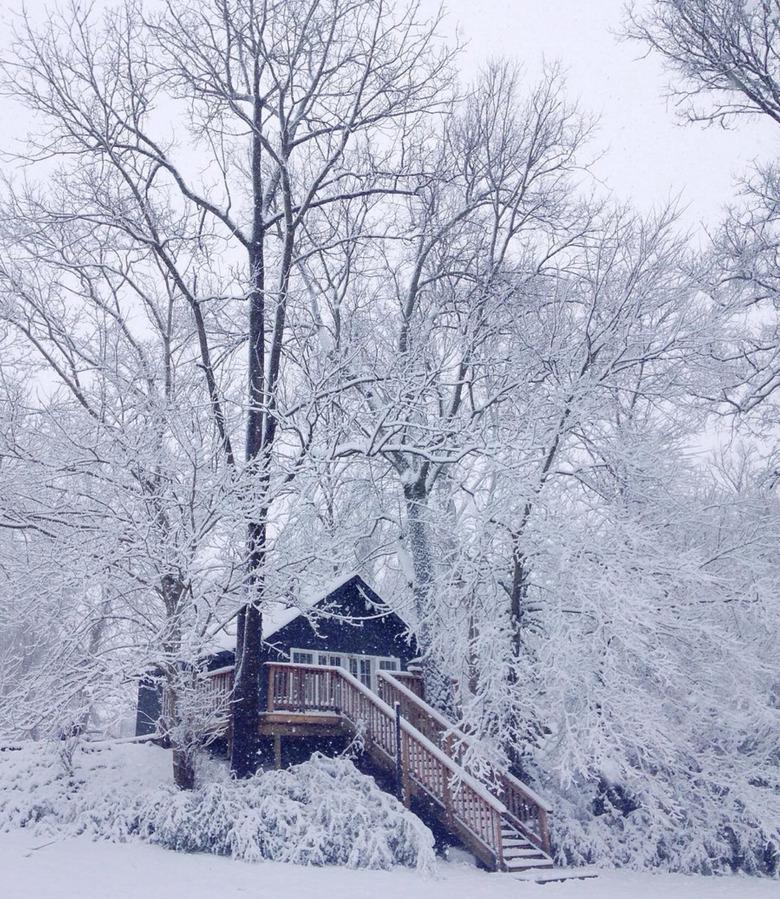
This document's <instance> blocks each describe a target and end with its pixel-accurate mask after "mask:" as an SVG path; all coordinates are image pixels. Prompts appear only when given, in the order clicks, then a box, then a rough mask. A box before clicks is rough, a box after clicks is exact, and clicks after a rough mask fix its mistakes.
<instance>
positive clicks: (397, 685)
mask: <svg viewBox="0 0 780 899" xmlns="http://www.w3.org/2000/svg"><path fill="white" fill-rule="evenodd" d="M379 678H380V682H381V681H384V682H385V683H387V684H388V685H389V686H390V687H391V688H392V689H393V690H395V691H396V692H397V693H399V694H400V695H401V696H402V697H403V698H404V699H405V700H407V702H409V703H411V704H412V705H413V706H414V707H415V708H416V710H417V711H418V712H419V713H421V714H423V715H425V716H426V717H427V718H429V719H432V720H433V721H434V722H436V723H437V724H438V725H439V726H440V727H441V734H440V735H439V737H440V738H441V739H442V743H443V745H444V746H445V747H447V748H449V747H448V741H447V739H446V738H447V737H449V736H452V737H454V738H455V739H456V740H457V741H458V742H459V743H461V744H465V745H466V746H470V747H475V746H476V745H477V741H476V740H475V738H474V737H472V736H471V735H469V734H467V733H465V732H464V731H462V730H460V729H459V728H458V727H457V726H456V725H454V724H453V723H452V722H451V721H449V720H448V719H447V718H446V717H445V716H444V715H442V714H441V712H439V711H438V710H437V709H434V708H433V707H432V706H430V705H429V704H428V703H427V702H425V700H424V699H421V698H420V697H419V696H418V695H417V694H416V693H415V692H414V691H412V690H410V689H409V688H408V687H406V686H405V685H404V684H402V683H401V682H400V681H399V680H398V679H397V678H395V677H393V672H391V671H380V672H379ZM496 774H497V775H498V777H499V778H500V781H501V785H502V787H503V788H504V790H505V792H506V793H507V794H508V795H507V799H508V800H509V799H511V794H513V793H515V794H517V793H519V794H520V797H521V799H523V800H526V801H527V802H528V803H530V805H532V806H536V809H537V810H536V819H537V821H538V829H539V832H538V833H535V832H534V831H533V830H531V829H530V828H529V827H528V826H527V825H526V823H525V821H524V820H523V818H522V817H521V815H520V814H519V811H520V809H519V807H518V806H519V804H520V803H519V801H518V803H517V804H516V803H514V802H511V801H510V802H509V804H510V806H511V808H510V809H509V811H508V817H509V818H510V820H511V821H512V823H513V824H514V825H515V826H517V827H519V828H520V829H521V830H522V832H523V833H524V834H525V836H527V837H528V838H529V839H530V840H531V841H532V842H533V843H535V844H536V845H538V847H539V848H540V849H542V850H543V851H544V852H549V851H550V835H549V824H548V821H547V816H548V814H549V813H550V812H552V808H553V807H552V804H551V803H550V802H549V801H548V800H547V799H545V798H544V797H543V796H540V795H539V793H537V792H536V790H534V789H533V787H530V786H529V785H528V784H526V783H524V782H523V781H522V780H520V779H519V778H518V777H515V775H514V774H512V773H511V772H510V771H507V770H506V769H504V768H499V769H497V770H496Z"/></svg>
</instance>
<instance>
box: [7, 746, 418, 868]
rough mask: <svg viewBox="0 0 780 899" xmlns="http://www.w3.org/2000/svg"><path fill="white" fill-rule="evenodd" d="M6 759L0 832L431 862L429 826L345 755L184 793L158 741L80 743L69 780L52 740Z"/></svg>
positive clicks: (237, 854) (352, 861)
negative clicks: (96, 748)
mask: <svg viewBox="0 0 780 899" xmlns="http://www.w3.org/2000/svg"><path fill="white" fill-rule="evenodd" d="M3 756H8V757H9V759H8V761H9V764H7V765H3V767H2V771H0V830H9V829H13V828H18V827H35V828H36V830H38V831H41V832H45V833H49V834H50V833H53V832H63V833H79V834H80V833H87V834H90V835H92V836H93V837H95V838H97V839H110V840H115V841H124V840H127V839H131V838H135V837H137V838H140V839H142V840H145V841H147V842H151V843H155V844H157V845H160V846H164V847H166V848H169V849H174V850H178V851H183V852H211V853H214V854H218V855H229V856H232V857H233V858H238V859H242V860H244V861H261V860H269V861H282V862H292V863H296V864H302V865H344V866H347V867H350V868H391V867H394V866H396V865H405V866H408V867H415V868H418V869H428V868H430V867H431V866H432V865H433V862H434V853H433V836H432V834H431V832H430V831H429V830H428V828H427V827H425V825H423V824H422V822H421V821H420V820H419V819H418V818H417V817H415V816H414V815H412V814H411V813H410V812H408V811H407V810H406V809H405V808H404V807H403V806H402V805H401V804H400V803H399V802H398V801H397V800H395V799H394V798H393V797H392V796H390V795H388V794H387V793H384V792H383V791H382V790H380V789H379V787H377V785H376V784H375V783H374V781H373V780H372V779H371V778H370V777H366V776H365V775H363V774H361V773H360V772H359V771H358V770H357V769H356V768H355V766H354V765H353V764H352V763H351V762H350V761H348V760H346V759H331V758H326V757H324V756H320V755H315V756H314V757H312V759H311V760H310V761H308V762H305V763H303V764H301V765H297V766H295V767H294V768H290V769H288V770H286V771H270V772H266V773H262V774H259V775H257V776H255V777H253V778H250V779H249V780H246V781H234V780H231V779H230V778H229V777H228V776H227V775H226V774H223V775H222V776H219V777H218V779H216V781H212V782H208V783H205V784H204V785H202V786H200V787H198V788H197V789H195V790H192V791H189V792H181V791H179V790H177V789H176V788H175V787H174V786H173V785H172V784H170V783H169V782H168V777H167V770H168V764H169V762H168V754H167V753H166V752H165V751H163V750H161V749H158V748H157V747H140V746H123V747H114V748H112V749H110V750H108V749H107V750H103V751H102V752H91V753H90V752H88V751H85V750H80V751H79V752H78V753H77V754H76V757H75V760H74V774H73V776H72V777H71V776H69V775H68V774H67V772H66V771H65V770H64V769H63V767H62V763H61V761H60V758H59V755H58V753H57V752H56V748H55V747H53V746H51V745H47V744H43V745H41V744H37V745H35V744H26V745H25V746H24V748H23V749H22V750H21V751H18V752H9V753H3ZM3 761H5V758H4V759H3ZM215 770H216V769H215V766H213V765H212V766H210V768H209V771H210V774H211V775H212V776H213V775H214V772H215Z"/></svg>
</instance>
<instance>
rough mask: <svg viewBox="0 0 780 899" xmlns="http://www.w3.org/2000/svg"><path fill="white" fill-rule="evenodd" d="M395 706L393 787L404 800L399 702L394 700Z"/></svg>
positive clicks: (402, 800)
mask: <svg viewBox="0 0 780 899" xmlns="http://www.w3.org/2000/svg"><path fill="white" fill-rule="evenodd" d="M393 707H394V708H395V788H396V792H397V794H398V798H399V799H400V800H401V802H404V804H406V803H405V801H404V769H403V760H402V759H401V704H400V703H399V702H394V703H393Z"/></svg>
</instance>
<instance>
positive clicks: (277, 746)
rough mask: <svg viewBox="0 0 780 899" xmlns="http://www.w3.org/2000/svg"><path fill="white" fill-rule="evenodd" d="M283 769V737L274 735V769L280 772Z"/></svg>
mask: <svg viewBox="0 0 780 899" xmlns="http://www.w3.org/2000/svg"><path fill="white" fill-rule="evenodd" d="M281 767H282V735H281V734H274V768H276V770H277V771H278V770H279V769H280V768H281Z"/></svg>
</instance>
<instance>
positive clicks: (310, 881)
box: [0, 743, 780, 899]
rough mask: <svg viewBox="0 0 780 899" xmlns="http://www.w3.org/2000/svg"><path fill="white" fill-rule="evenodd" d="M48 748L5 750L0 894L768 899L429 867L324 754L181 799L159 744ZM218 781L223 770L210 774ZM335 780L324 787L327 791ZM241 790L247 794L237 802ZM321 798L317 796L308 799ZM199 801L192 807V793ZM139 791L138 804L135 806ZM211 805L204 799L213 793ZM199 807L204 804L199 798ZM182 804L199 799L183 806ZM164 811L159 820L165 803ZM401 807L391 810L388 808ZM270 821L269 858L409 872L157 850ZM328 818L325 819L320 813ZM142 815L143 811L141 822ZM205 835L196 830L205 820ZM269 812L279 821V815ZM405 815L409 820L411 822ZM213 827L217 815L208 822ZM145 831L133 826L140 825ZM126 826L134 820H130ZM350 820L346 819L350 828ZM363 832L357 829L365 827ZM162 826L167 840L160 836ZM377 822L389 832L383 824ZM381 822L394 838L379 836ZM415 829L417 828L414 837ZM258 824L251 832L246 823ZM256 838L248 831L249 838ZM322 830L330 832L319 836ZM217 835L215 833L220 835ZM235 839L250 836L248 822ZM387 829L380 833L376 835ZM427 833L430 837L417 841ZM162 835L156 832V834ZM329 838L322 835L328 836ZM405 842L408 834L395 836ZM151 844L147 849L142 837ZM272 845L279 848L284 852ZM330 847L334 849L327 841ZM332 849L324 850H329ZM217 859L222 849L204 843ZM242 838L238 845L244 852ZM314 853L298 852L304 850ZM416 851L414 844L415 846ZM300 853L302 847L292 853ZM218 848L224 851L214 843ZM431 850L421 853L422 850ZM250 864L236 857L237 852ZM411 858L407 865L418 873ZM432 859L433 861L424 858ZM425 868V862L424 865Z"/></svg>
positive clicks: (665, 881) (695, 882) (703, 886)
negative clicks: (402, 848)
mask: <svg viewBox="0 0 780 899" xmlns="http://www.w3.org/2000/svg"><path fill="white" fill-rule="evenodd" d="M58 759H59V756H58V754H57V752H56V750H55V749H54V748H53V747H52V746H51V745H49V746H46V745H45V744H32V743H30V744H25V745H23V746H22V747H21V748H20V749H18V750H14V751H6V752H0V831H5V832H0V899H27V897H29V899H130V897H132V899H135V897H138V899H156V897H159V899H199V897H204V899H206V897H208V899H212V897H214V896H220V897H225V899H231V897H234V896H235V897H240V896H247V897H263V899H265V897H268V899H297V897H301V899H315V897H322V899H329V897H331V896H333V897H338V899H439V897H442V899H445V897H446V899H461V897H463V899H467V897H468V899H510V897H512V899H517V897H520V899H523V897H529V899H534V897H541V899H557V897H564V899H651V897H652V899H655V897H660V899H770V897H772V899H777V897H778V896H780V885H778V882H777V881H774V882H773V881H768V880H760V879H756V878H748V877H731V878H707V877H683V876H678V875H664V874H658V875H653V874H648V873H636V872H630V871H602V872H601V873H600V875H599V877H598V879H597V880H588V881H570V882H567V883H554V884H546V885H539V884H535V883H524V882H520V881H519V880H517V879H515V878H513V877H512V875H509V874H489V873H486V872H483V871H480V870H478V869H477V868H475V867H474V865H473V863H471V864H469V863H467V862H466V861H465V859H468V858H469V856H467V855H466V853H462V859H461V860H460V861H459V862H456V861H450V862H445V861H441V862H434V861H433V857H432V855H431V854H430V849H427V850H426V846H425V843H426V839H430V834H429V833H428V832H427V830H426V829H425V828H423V827H422V825H421V824H420V822H419V821H417V819H416V818H414V822H416V824H414V826H412V827H411V828H410V823H409V821H408V820H407V819H408V818H409V817H410V816H409V815H408V813H407V812H406V811H405V810H404V809H403V808H402V807H400V806H398V805H397V803H395V801H394V800H392V799H391V798H390V797H389V796H387V794H385V793H381V792H380V791H379V790H378V789H377V788H376V785H374V784H373V782H372V781H370V780H369V779H368V778H364V777H363V776H362V775H359V774H358V773H357V772H354V769H352V771H353V772H354V773H350V770H349V769H350V768H351V766H349V765H348V764H347V763H341V762H333V761H330V760H324V761H323V762H321V763H317V762H316V761H314V762H311V763H307V765H305V766H300V767H299V768H297V769H294V770H292V771H290V772H275V773H272V774H270V775H268V780H267V782H265V783H266V785H265V786H263V784H261V783H258V784H255V785H254V788H253V789H250V786H249V785H248V783H247V784H245V785H244V787H243V788H241V789H240V790H239V789H238V788H237V787H236V785H235V784H234V785H233V786H232V787H231V785H230V784H229V783H223V784H222V785H221V786H220V784H219V782H217V783H215V784H212V786H211V788H210V792H206V793H205V794H204V795H203V796H200V794H197V795H196V794H189V795H182V794H179V793H177V792H176V791H172V788H171V786H170V770H171V762H170V755H169V753H168V752H166V751H165V750H162V749H160V748H158V747H155V746H137V745H116V744H113V745H105V746H104V747H103V748H98V747H92V748H90V749H88V751H86V752H82V751H80V750H79V751H77V752H76V755H75V756H74V759H73V771H72V775H70V776H67V777H66V776H63V771H62V767H61V762H60V761H59V760H58ZM208 773H209V774H210V775H211V776H212V777H215V778H217V781H219V771H218V770H216V769H214V768H211V769H210V770H209V772H208ZM331 781H332V783H331ZM243 793H246V796H244V795H243ZM313 794H316V795H313ZM198 796H200V799H198ZM144 797H146V799H145V798H144ZM209 797H210V798H209ZM205 799H208V800H209V802H207V803H206V802H204V800H205ZM185 800H187V801H190V800H191V801H193V802H195V806H193V808H190V807H189V806H188V805H186V803H185V804H184V805H182V802H184V801H185ZM166 806H169V807H170V808H169V809H168V811H166V813H165V814H163V815H160V813H159V809H160V807H163V808H164V807H166ZM395 806H397V808H396V807H395ZM255 812H256V813H257V815H256V817H257V819H258V820H262V821H264V822H266V823H267V822H268V821H271V822H272V823H273V828H272V829H273V831H274V840H275V842H274V841H272V842H270V843H269V842H268V840H267V839H265V838H264V837H263V834H262V833H259V837H258V839H259V842H258V846H259V847H260V848H263V847H265V849H264V850H263V851H264V852H266V853H270V854H266V855H265V856H262V855H257V853H255V856H254V857H255V858H256V859H257V858H260V857H265V858H274V859H280V858H282V859H288V860H289V859H293V860H300V859H301V858H304V859H308V860H309V861H310V862H311V861H312V860H313V859H316V857H317V856H316V854H314V855H312V852H311V849H312V847H316V846H321V847H324V848H325V849H326V850H327V851H328V852H331V853H332V852H333V851H334V845H337V844H338V843H339V841H340V842H341V843H344V844H345V845H346V846H347V847H348V849H349V850H350V851H349V852H346V853H339V854H337V855H338V857H339V858H341V857H342V856H343V857H344V858H345V859H347V858H348V859H351V863H352V864H353V865H354V859H352V856H353V855H354V853H355V852H358V853H359V854H360V858H361V860H362V861H361V864H367V865H369V866H370V867H382V868H387V867H390V866H391V865H392V864H393V857H395V858H396V859H397V858H399V857H402V858H404V859H405V861H406V864H408V865H409V866H410V867H406V868H402V867H394V868H391V870H365V869H363V868H361V869H359V870H350V869H348V868H346V867H335V866H327V865H326V866H317V867H313V866H311V865H310V866H308V867H304V866H302V865H298V864H290V863H287V864H283V863H280V862H279V861H260V860H256V861H254V862H247V861H237V860H235V859H231V858H228V857H225V856H220V855H214V854H206V853H201V852H183V851H172V850H171V849H166V848H162V847H161V846H159V845H150V841H151V842H155V841H157V842H163V843H164V844H165V845H179V846H182V845H184V846H185V847H186V846H190V847H192V846H193V845H195V846H196V847H197V846H198V845H199V844H198V843H197V842H193V840H192V839H189V840H185V841H184V842H183V843H182V842H180V841H177V840H176V839H174V838H175V837H176V834H177V833H180V832H181V833H184V832H185V831H192V832H200V831H203V832H204V833H206V832H208V833H211V830H214V829H215V823H218V819H219V818H220V817H222V818H224V816H225V815H226V814H229V817H230V820H229V827H230V829H231V830H232V829H233V828H235V829H236V831H237V832H242V828H241V826H240V823H239V822H240V820H242V819H247V818H249V819H250V823H251V819H252V816H253V815H254V813H255ZM323 815H324V817H323ZM150 816H151V817H150ZM204 816H206V817H207V818H208V821H207V822H206V823H208V824H209V828H210V829H209V828H206V830H204V826H205V825H204V822H203V820H201V819H203V817H204ZM274 816H275V817H274ZM411 817H413V816H411ZM215 819H216V821H215ZM348 819H355V820H357V821H358V822H359V823H360V822H363V823H362V824H361V826H360V828H358V830H359V831H360V833H364V831H365V829H366V828H368V830H370V832H371V833H373V834H374V839H373V841H368V842H366V840H365V839H363V842H362V843H361V842H360V839H358V837H356V836H355V832H356V831H355V829H354V828H350V827H349V826H347V825H348ZM139 820H142V821H147V823H148V822H149V821H151V822H152V824H153V825H154V826H153V827H150V828H146V830H145V829H144V828H143V827H139V826H138V821H139ZM133 822H135V823H133ZM345 822H346V823H345ZM363 825H365V826H363ZM166 828H167V830H170V831H171V832H170V833H169V834H168V836H165V834H164V833H163V830H165V829H166ZM383 828H384V830H383ZM388 828H390V830H391V831H392V832H390V831H388ZM415 828H422V830H420V831H419V833H418V832H417V830H416V829H415ZM255 829H256V828H255ZM250 831H251V833H250ZM326 831H327V833H326ZM216 832H217V833H219V832H220V828H219V827H216ZM243 832H245V833H249V835H250V836H252V834H254V832H255V831H254V830H253V829H252V828H249V830H247V825H246V821H245V822H244V827H243ZM383 834H384V835H383ZM426 834H427V837H426ZM163 837H165V838H164V839H163ZM325 837H327V839H325ZM402 837H403V838H402ZM144 840H146V842H144ZM280 840H281V841H282V844H283V845H282V844H280ZM334 841H335V843H334ZM386 843H387V844H391V843H392V844H399V845H403V844H404V843H405V844H407V845H408V846H410V847H412V849H413V851H411V852H408V851H407V852H405V853H404V852H400V853H399V849H398V845H396V848H395V850H394V856H391V855H390V854H388V853H387V852H384V851H382V847H383V845H384V844H386ZM331 844H333V845H331ZM206 845H208V846H209V848H211V849H212V850H213V851H219V850H218V849H217V848H216V847H214V846H212V843H211V842H208V841H207V842H206ZM247 846H249V847H250V848H251V847H252V843H251V841H250V842H249V843H246V842H245V843H239V844H238V848H239V849H243V850H246V848H247ZM306 846H308V847H309V850H310V851H309V852H308V853H301V852H300V851H299V850H300V848H301V847H303V848H305V847H306ZM415 846H416V847H417V848H416V849H415V848H414V847H415ZM296 847H297V848H296ZM223 849H224V847H223ZM426 853H427V855H426ZM247 856H249V857H252V853H247V852H246V851H243V855H242V857H244V858H246V857H247ZM415 858H416V869H415ZM426 858H429V859H430V863H428V862H427V861H425V859H426ZM421 861H422V862H423V863H421Z"/></svg>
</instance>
